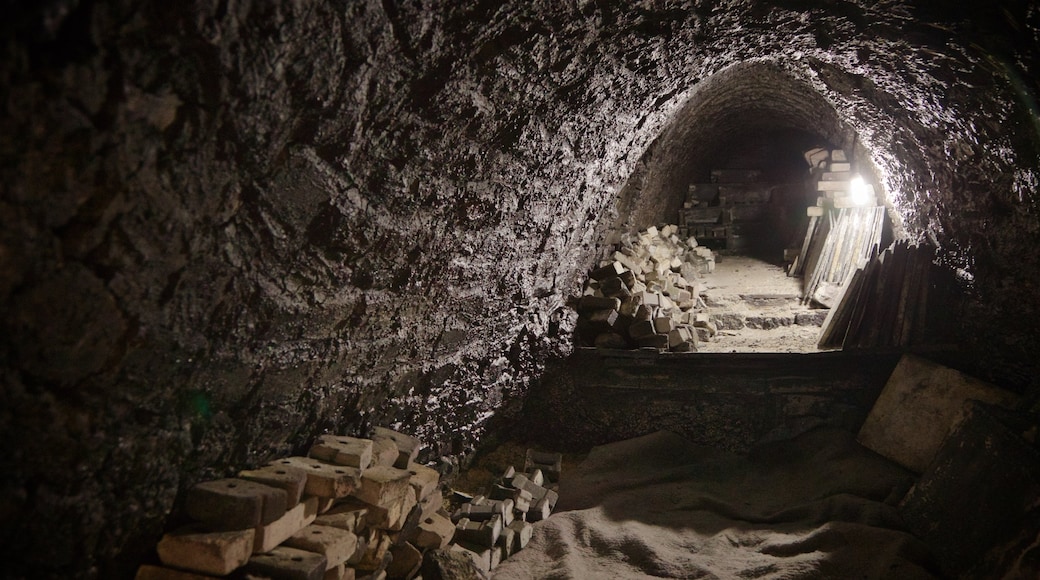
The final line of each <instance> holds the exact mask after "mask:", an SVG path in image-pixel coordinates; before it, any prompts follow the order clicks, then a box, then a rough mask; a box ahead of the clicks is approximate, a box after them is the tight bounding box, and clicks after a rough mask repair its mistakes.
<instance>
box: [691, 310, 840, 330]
mask: <svg viewBox="0 0 1040 580" xmlns="http://www.w3.org/2000/svg"><path fill="white" fill-rule="evenodd" d="M710 316H711V318H710V319H711V321H712V322H713V323H714V324H715V326H716V327H717V328H718V329H719V330H720V331H723V330H740V329H743V328H755V329H763V330H772V329H775V328H782V327H785V326H793V325H797V326H817V327H818V326H823V321H824V319H826V318H827V310H810V309H802V310H785V311H774V312H766V311H760V312H753V313H749V312H739V311H727V310H723V311H717V312H712V313H711V315H710Z"/></svg>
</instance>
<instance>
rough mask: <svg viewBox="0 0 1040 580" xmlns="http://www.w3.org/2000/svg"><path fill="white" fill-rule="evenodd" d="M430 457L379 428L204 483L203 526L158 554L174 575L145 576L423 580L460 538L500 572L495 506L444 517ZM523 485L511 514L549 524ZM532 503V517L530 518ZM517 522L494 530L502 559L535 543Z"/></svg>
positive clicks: (149, 572) (197, 503) (196, 510)
mask: <svg viewBox="0 0 1040 580" xmlns="http://www.w3.org/2000/svg"><path fill="white" fill-rule="evenodd" d="M418 451H419V441H418V439H415V438H414V437H410V436H408V435H404V434H402V433H398V432H396V431H391V430H389V429H384V428H376V429H375V432H374V434H373V436H372V438H371V439H361V438H355V437H347V436H337V435H323V436H321V437H320V438H319V439H318V441H317V442H316V443H315V444H314V445H313V446H312V447H311V449H310V451H309V453H308V456H307V457H288V458H285V459H279V460H276V461H273V462H271V463H270V464H268V465H266V466H264V467H261V468H260V469H255V470H248V471H242V472H240V473H239V474H238V477H235V478H228V479H221V480H217V481H207V482H204V483H200V484H198V485H196V486H195V487H193V488H192V489H191V490H190V491H189V492H188V494H187V497H186V498H185V511H186V513H187V515H188V516H189V517H190V518H191V519H193V520H195V523H193V524H191V525H189V526H187V527H185V528H182V529H179V530H176V531H173V532H171V533H168V534H166V535H165V536H163V538H162V540H160V542H159V544H158V546H157V550H158V554H159V560H160V561H161V562H162V565H151V564H148V565H144V566H141V567H140V568H139V570H138V572H137V576H136V578H137V580H198V579H202V578H213V577H225V576H228V575H234V577H250V578H272V579H277V578H294V579H303V580H353V579H355V578H363V579H367V580H377V579H385V578H404V579H411V578H415V577H417V575H418V574H419V570H420V567H421V565H422V561H423V555H424V552H425V551H427V550H431V549H444V548H449V546H452V540H453V538H454V537H455V536H456V534H458V535H459V536H460V539H461V538H466V539H467V540H477V542H476V545H475V546H473V545H470V544H467V543H464V542H461V541H460V543H459V545H458V546H457V547H453V548H452V549H459V550H465V551H466V553H467V554H469V555H470V556H471V557H473V559H474V561H475V562H477V564H478V566H482V567H484V568H485V569H490V567H489V566H490V564H491V558H492V556H493V555H494V554H486V553H485V552H486V551H487V550H485V549H484V547H483V544H484V543H486V542H484V540H483V539H484V537H485V536H483V535H481V534H482V533H484V532H480V531H477V530H473V528H474V525H473V524H474V522H486V521H491V518H488V519H485V520H481V519H480V518H481V517H483V516H478V515H477V514H478V513H483V511H482V510H483V509H484V508H482V507H479V506H481V505H494V504H492V503H491V501H492V500H486V501H482V502H480V503H477V502H474V507H473V508H470V509H471V511H470V512H467V513H468V514H469V515H468V517H459V518H457V519H458V520H459V521H458V522H457V523H456V522H453V521H452V517H451V516H450V515H449V514H448V512H447V511H445V509H444V498H443V495H442V492H441V486H440V474H439V473H438V472H437V471H436V470H435V469H432V468H430V467H426V466H424V465H421V464H418V463H416V462H415V458H416V454H417V453H418ZM519 477H521V476H517V477H515V478H513V479H512V480H511V482H510V483H511V485H512V486H513V487H512V488H510V487H508V486H504V487H503V489H504V490H509V489H514V491H513V492H511V493H513V495H512V496H510V497H509V498H504V499H511V500H512V504H511V509H510V510H509V511H510V514H509V515H510V516H515V515H517V514H522V515H526V514H532V513H533V514H534V515H535V517H544V516H546V515H548V512H547V511H545V508H544V506H542V504H539V503H538V501H536V500H535V498H536V496H537V497H538V498H542V500H543V502H544V494H542V495H538V494H539V493H540V492H539V489H538V486H537V485H535V484H534V483H533V482H532V483H530V485H528V484H527V483H522V482H521V481H520V480H519V479H518V478H519ZM500 493H502V494H506V495H508V493H510V492H507V491H502V492H500ZM492 497H498V496H492ZM504 499H500V500H497V501H499V502H501V503H504ZM524 500H526V501H527V502H528V503H529V504H530V506H529V507H528V509H527V510H522V509H520V508H521V507H523V506H522V505H520V504H521V502H523V501H524ZM551 503H553V504H554V503H555V499H554V500H553V501H552V502H551ZM549 509H551V506H550V508H549ZM531 510H535V511H534V512H532V511H531ZM513 519H517V518H510V522H506V521H505V510H504V509H503V510H502V519H501V520H495V521H496V522H498V523H497V524H496V523H491V524H490V525H491V527H492V528H493V529H492V530H491V532H492V534H491V535H492V536H493V539H494V541H492V542H491V543H490V546H492V547H496V546H499V545H500V544H499V542H500V538H507V540H505V543H504V545H502V547H501V548H500V549H499V551H497V552H494V553H495V554H498V555H499V556H500V557H501V556H506V555H508V554H511V553H513V552H514V551H515V550H518V549H520V548H521V547H523V546H524V545H526V543H527V540H528V539H530V535H531V530H530V524H526V523H525V522H524V517H520V518H518V519H517V521H512V520H513ZM517 522H519V523H517ZM496 526H498V528H501V527H503V526H505V527H506V528H507V529H509V530H511V532H509V533H503V530H502V529H497V528H496ZM477 527H478V528H479V526H477ZM456 530H458V532H457V531H456ZM496 534H497V535H496ZM485 559H486V560H487V563H488V565H484V564H483V563H484V561H485ZM496 561H497V560H496Z"/></svg>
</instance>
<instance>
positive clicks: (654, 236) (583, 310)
mask: <svg viewBox="0 0 1040 580" xmlns="http://www.w3.org/2000/svg"><path fill="white" fill-rule="evenodd" d="M677 232H678V226H675V225H666V226H662V227H661V228H660V229H658V228H656V227H653V226H651V227H650V228H647V229H646V230H645V231H642V232H640V233H639V234H637V235H634V236H633V235H626V236H625V237H624V238H623V239H622V240H621V242H620V243H619V244H618V247H617V249H616V251H615V252H614V254H613V256H612V257H611V259H608V260H604V261H603V262H601V263H600V265H599V268H597V269H595V270H593V271H592V272H591V273H590V274H589V279H588V280H587V281H586V284H585V290H584V293H583V295H582V296H581V297H580V298H579V299H577V301H576V302H575V304H574V307H575V309H576V310H577V311H578V327H577V331H578V337H579V341H580V342H581V344H582V345H583V346H595V347H597V348H617V349H627V348H656V349H658V350H662V351H666V350H670V351H673V352H690V351H695V350H697V341H698V340H701V341H705V342H706V341H708V340H711V338H712V337H713V336H714V335H715V332H716V328H715V326H714V324H713V323H712V322H711V321H710V319H709V316H708V313H707V311H706V308H705V306H704V302H703V301H702V300H701V299H700V293H701V290H702V288H701V285H700V283H699V281H698V277H699V276H702V275H704V274H707V273H709V272H712V271H714V269H715V254H714V253H713V252H712V251H711V250H710V249H708V248H705V247H703V246H699V245H698V244H697V240H696V239H694V238H692V237H691V238H686V239H682V238H680V237H679V236H678V235H677Z"/></svg>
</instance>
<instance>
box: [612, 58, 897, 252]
mask: <svg viewBox="0 0 1040 580" xmlns="http://www.w3.org/2000/svg"><path fill="white" fill-rule="evenodd" d="M858 145H859V143H858V138H857V135H856V132H855V131H854V130H853V129H852V128H850V127H848V126H847V125H846V124H844V123H842V122H841V120H840V119H839V118H838V115H837V113H836V111H835V110H834V107H833V105H832V104H831V103H829V102H828V101H827V100H826V99H825V98H824V96H823V95H822V94H821V93H820V92H819V91H818V90H817V89H816V88H814V87H813V86H811V85H810V84H809V83H807V82H806V81H804V80H800V79H798V78H797V77H796V76H795V75H794V73H793V72H792V71H790V70H788V69H786V68H785V67H783V66H781V65H780V64H778V63H776V62H770V61H752V62H745V63H740V64H736V65H733V66H731V67H729V68H727V69H724V70H722V71H720V72H718V73H716V74H714V75H712V76H711V77H709V78H707V79H704V80H703V81H701V82H700V83H699V84H698V85H697V86H696V87H694V88H693V90H691V91H690V95H689V97H688V100H687V101H686V102H685V103H684V104H683V105H682V106H681V107H680V108H679V109H678V110H677V111H676V112H675V114H674V116H673V117H672V119H671V121H670V123H669V124H668V125H667V126H666V127H665V128H664V129H663V130H662V131H661V133H660V135H659V136H658V137H657V139H656V140H655V141H654V142H653V144H652V145H651V146H650V147H649V148H648V150H647V151H646V152H645V153H644V154H643V156H642V158H641V159H640V161H639V164H638V166H637V168H636V171H634V172H633V175H632V176H631V177H630V178H629V180H628V181H627V182H626V183H625V185H624V187H623V188H622V190H621V193H620V195H619V201H618V221H617V222H616V223H615V227H614V229H613V230H612V231H611V233H610V236H609V237H608V239H607V241H606V242H607V243H608V244H610V243H616V242H617V240H618V236H620V235H621V234H622V233H623V232H626V231H627V232H631V231H635V230H640V229H644V228H646V227H648V226H650V225H659V224H662V223H675V221H676V215H677V213H678V210H679V208H680V207H681V205H682V203H683V201H684V199H685V194H686V190H687V187H688V186H689V185H690V184H696V183H708V182H709V180H710V172H711V170H713V169H755V170H761V171H762V176H761V179H760V181H761V182H763V183H773V184H778V185H781V187H778V188H776V190H775V193H776V195H774V196H773V205H774V208H775V211H774V212H773V215H772V216H771V219H770V220H769V221H768V222H767V223H766V229H765V230H764V231H761V232H758V234H757V235H756V236H755V237H754V238H753V239H752V240H751V241H750V247H749V248H748V249H747V252H748V253H750V254H753V255H755V256H757V257H760V258H762V259H764V260H766V261H770V262H778V261H780V259H781V257H782V253H783V248H785V247H789V246H790V245H791V244H793V243H794V242H796V241H797V240H796V236H797V235H798V231H799V227H801V226H804V221H805V220H804V218H803V216H804V210H805V207H806V206H807V205H810V204H814V203H815V195H814V194H813V192H812V191H806V192H805V195H802V192H803V190H804V189H805V188H804V187H802V184H803V182H804V180H805V178H806V177H807V176H808V169H809V167H808V165H807V164H806V162H805V159H804V157H803V156H802V153H803V152H804V151H806V150H808V149H811V148H813V147H824V148H828V149H831V148H838V149H846V150H847V152H848V154H849V155H850V156H851V157H850V159H851V160H852V162H853V165H854V170H855V171H856V172H857V173H860V174H862V175H863V176H864V177H865V179H867V181H868V182H869V183H874V184H876V183H878V181H877V177H876V174H875V170H874V168H873V166H872V165H871V163H870V161H869V151H866V150H864V149H863V148H862V147H861V146H859V147H858ZM782 185H787V187H783V186H782ZM878 189H879V191H880V187H879V188H878ZM882 198H883V195H882ZM887 225H888V226H889V227H888V228H886V237H885V239H884V240H883V241H884V245H887V244H888V243H889V242H890V241H891V239H892V229H891V223H889V224H887Z"/></svg>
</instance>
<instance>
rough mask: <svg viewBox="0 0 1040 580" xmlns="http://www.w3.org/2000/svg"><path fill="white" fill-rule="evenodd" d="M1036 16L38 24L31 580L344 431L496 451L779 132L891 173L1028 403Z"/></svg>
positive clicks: (22, 150)
mask: <svg viewBox="0 0 1040 580" xmlns="http://www.w3.org/2000/svg"><path fill="white" fill-rule="evenodd" d="M988 8H989V7H988V6H987V7H986V9H987V10H988ZM960 10H967V9H960ZM979 10H982V8H979ZM1006 14H1009V15H1010V16H1009V18H1013V19H1014V22H1015V23H1016V24H1017V25H1018V28H1014V29H1012V28H1011V27H1010V25H1009V24H1008V22H1006V21H1002V20H993V19H991V18H989V17H981V16H980V15H976V14H971V13H968V12H959V11H958V10H947V9H945V8H944V9H943V10H941V11H940V10H934V11H927V10H924V9H914V8H910V7H907V6H906V5H904V4H902V3H899V2H886V3H883V4H881V5H876V6H871V7H869V8H868V7H864V6H861V5H860V4H858V3H851V2H850V3H840V4H835V3H831V2H819V3H816V2H788V3H781V4H780V5H774V6H772V7H766V6H764V5H762V6H759V5H757V4H753V3H750V2H740V1H735V2H729V3H726V4H718V3H714V2H697V3H694V4H692V5H684V6H679V5H675V6H670V5H660V4H656V3H649V2H647V3H636V4H634V5H632V6H628V7H625V8H621V7H617V6H614V5H611V4H601V3H600V4H597V3H592V2H585V3H577V4H565V3H556V2H547V1H545V2H541V1H540V2H525V3H514V4H506V5H502V4H500V3H494V2H492V3H476V4H466V5H455V4H444V5H435V6H434V5H430V6H421V5H419V4H415V3H405V4H401V5H394V4H392V3H385V2H384V3H344V2H337V1H327V2H316V3H288V2H285V3H276V2H259V1H249V0H246V1H242V2H220V1H199V2H194V3H187V4H181V3H169V2H167V3H160V2H146V3H143V4H142V3H136V2H135V3H131V2H121V1H116V2H105V3H99V2H91V1H86V0H84V1H80V0H55V1H52V2H47V3H40V4H36V5H32V6H29V7H24V8H17V9H15V8H11V14H10V15H9V16H10V18H9V19H8V20H7V22H5V24H3V27H4V28H3V30H4V35H3V38H4V46H5V50H4V52H5V56H4V57H3V59H0V87H2V91H0V99H2V102H3V105H4V114H3V115H2V116H0V135H2V137H0V151H2V154H0V156H2V159H3V163H2V165H0V183H2V184H3V185H2V186H0V304H2V306H0V310H2V314H3V319H2V320H3V323H2V326H0V336H2V337H3V338H0V359H2V361H3V365H2V370H0V381H2V385H3V390H2V402H0V436H2V437H3V438H4V440H5V446H4V452H3V455H2V460H0V467H2V468H3V470H4V472H5V473H6V474H7V475H6V477H5V478H4V479H3V482H2V488H0V498H2V499H0V513H2V514H3V515H4V518H5V520H15V521H19V522H22V523H23V525H21V526H14V527H12V526H8V527H7V528H6V529H5V530H4V532H3V534H2V535H0V543H2V544H3V546H4V551H5V553H7V554H13V555H15V556H16V557H15V558H14V559H13V560H14V562H15V564H13V565H12V566H13V567H9V568H8V570H7V572H8V573H9V574H10V575H11V576H12V577H19V576H29V575H31V576H33V577H55V576H62V577H88V578H98V577H104V578H109V577H124V576H126V575H128V573H129V571H131V570H132V569H133V568H134V567H136V565H137V564H138V563H139V562H140V561H141V560H142V559H143V558H144V557H146V555H147V554H148V551H149V550H150V549H151V548H150V546H151V545H154V542H155V540H156V539H157V538H158V537H159V535H160V534H161V532H162V530H163V529H164V527H166V525H167V519H168V518H170V517H171V514H176V513H177V509H178V501H179V499H178V498H182V497H183V493H181V492H182V491H183V490H184V489H186V488H188V487H190V486H191V485H192V484H194V483H195V482H197V481H200V480H201V479H203V478H212V477H220V476H224V475H227V474H229V473H233V472H235V471H237V470H239V469H243V468H249V467H253V466H256V465H260V464H262V463H264V462H265V461H267V460H269V459H271V458H272V457H275V456H279V455H285V454H289V453H292V452H293V451H298V450H300V449H302V448H304V447H305V446H306V445H307V444H309V443H310V441H311V440H312V439H313V438H314V436H315V435H317V434H319V433H321V432H325V431H335V432H341V433H349V432H358V433H361V432H364V431H365V430H366V429H367V427H368V426H369V425H371V424H391V425H394V426H396V427H398V428H400V429H401V430H403V431H407V432H410V433H411V434H413V435H417V436H420V437H421V438H422V439H423V440H424V441H428V442H438V443H437V444H436V445H435V448H434V449H431V450H430V451H427V455H429V456H433V457H436V456H437V455H439V454H441V453H456V452H460V451H463V450H465V449H466V448H468V447H469V446H470V445H472V443H473V441H475V440H476V439H477V438H478V437H479V435H480V434H481V433H482V430H483V429H484V428H485V425H486V422H487V420H488V418H489V417H490V416H491V415H492V414H493V413H495V412H496V410H498V413H499V415H505V416H509V415H510V414H515V413H516V410H517V409H518V407H519V406H518V404H517V402H518V401H519V400H520V398H521V397H522V396H523V394H524V393H525V392H526V389H527V386H528V384H529V383H530V382H531V381H532V380H533V379H534V378H535V377H537V376H538V375H539V373H540V371H541V369H542V368H543V366H544V364H545V362H546V361H547V360H548V359H550V358H551V357H555V356H561V355H563V354H565V353H566V352H567V350H568V349H569V340H570V336H571V330H572V327H573V323H574V321H573V314H571V313H569V312H568V311H567V310H566V309H565V308H564V307H563V301H564V297H565V296H567V295H571V294H576V293H577V292H578V291H579V289H580V282H581V280H582V279H583V277H584V275H585V272H584V267H585V265H586V264H589V263H593V262H594V261H595V260H596V259H597V257H598V248H597V244H599V243H603V242H604V241H607V242H609V241H610V237H611V234H612V233H620V232H622V231H624V230H633V229H636V228H638V227H643V226H646V225H650V224H651V223H653V222H656V221H665V220H659V219H657V217H656V215H655V214H656V212H661V211H665V210H667V209H668V208H669V207H670V206H671V205H675V204H678V203H680V200H681V196H679V195H677V196H676V197H674V198H671V197H669V196H670V195H671V193H670V189H669V188H670V185H669V184H672V183H678V182H680V181H681V180H682V179H683V175H684V174H683V173H681V172H679V173H676V172H675V171H674V170H671V169H668V168H669V167H672V166H673V165H674V164H672V165H670V160H671V161H675V160H676V159H679V158H681V157H682V155H688V156H690V157H691V158H693V159H692V161H690V163H689V165H690V166H691V167H694V168H696V167H697V166H699V164H700V165H703V166H704V167H707V166H708V163H709V160H707V156H708V151H709V148H711V147H719V146H722V145H726V144H725V143H721V141H723V140H724V138H725V136H726V135H736V136H739V135H740V134H741V132H745V133H746V132H747V131H754V130H757V129H758V128H760V127H762V126H766V125H770V124H779V125H784V126H791V125H802V124H804V128H805V129H807V130H809V131H812V132H815V133H817V134H818V135H820V136H821V137H823V138H825V139H829V140H831V141H832V144H833V145H835V146H844V147H845V148H846V149H848V150H850V151H854V152H855V156H856V157H857V158H858V159H860V160H862V161H864V162H866V161H869V162H870V163H871V164H872V165H874V167H875V169H876V171H877V173H878V177H879V180H878V183H881V184H882V185H883V186H884V187H885V188H886V189H887V190H888V191H889V192H890V193H891V195H892V201H893V203H894V205H895V209H898V210H899V212H900V213H901V214H902V216H903V227H904V228H905V230H906V231H907V232H908V233H909V234H911V235H913V236H928V237H932V238H935V239H936V240H937V241H938V242H939V245H940V246H941V247H942V248H943V249H944V251H945V256H946V259H947V261H948V262H950V264H952V265H953V266H956V267H959V268H962V269H963V271H964V272H965V279H967V277H973V282H972V283H971V284H970V290H971V292H972V293H973V294H972V295H973V296H975V297H977V298H978V301H977V302H972V303H970V304H971V305H973V306H971V307H970V308H967V309H966V310H965V313H964V316H963V318H964V320H965V322H966V323H968V324H969V325H971V326H973V327H974V330H975V331H974V332H973V333H971V334H970V336H972V337H978V340H977V342H976V343H975V344H974V345H973V346H974V347H975V352H977V353H979V354H980V356H979V357H978V360H988V361H991V364H990V366H989V367H988V368H990V369H1003V370H1001V371H1000V372H999V373H997V374H1001V373H1002V374H1003V375H1005V378H1006V379H1007V380H1006V381H1004V382H1009V381H1010V382H1013V383H1015V384H1017V385H1026V384H1028V383H1029V382H1030V381H1032V380H1035V379H1032V378H1031V377H1032V376H1035V375H1034V374H1031V373H1030V372H1028V371H1029V370H1030V369H1031V368H1032V367H1031V366H1030V365H1035V361H1033V359H1032V357H1031V353H1035V352H1036V351H1037V347H1038V344H1040V342H1038V338H1037V333H1036V331H1035V329H1036V328H1037V327H1038V325H1037V323H1038V321H1040V313H1038V312H1037V310H1036V308H1037V307H1036V304H1037V301H1036V300H1034V299H1033V298H1035V293H1036V287H1037V285H1036V281H1037V278H1038V272H1040V254H1037V253H1036V252H1035V248H1036V247H1037V242H1038V241H1040V240H1038V237H1040V227H1038V226H1037V220H1036V215H1037V214H1036V210H1037V198H1036V191H1037V183H1038V176H1037V169H1036V167H1037V166H1038V160H1037V153H1036V146H1035V140H1036V133H1035V131H1034V130H1033V124H1032V123H1033V122H1034V119H1033V116H1031V113H1030V110H1031V109H1030V108H1029V103H1030V101H1029V99H1030V98H1031V96H1032V95H1033V94H1034V92H1035V86H1033V85H1032V84H1031V83H1033V82H1035V81H1032V80H1030V79H1035V78H1037V77H1038V76H1040V75H1038V74H1037V72H1038V71H1037V70H1036V63H1035V60H1034V59H1035V54H1036V52H1035V48H1034V47H1035V45H1036V42H1037V30H1038V27H1037V21H1038V18H1040V15H1038V13H1037V9H1036V8H1035V7H1032V6H1025V7H1023V6H1020V5H1019V4H1015V3H1009V10H1008V11H1007V12H1006ZM915 18H927V19H929V21H930V22H931V23H928V22H918V21H916V20H915ZM1010 30H1013V31H1014V32H1011V33H1007V34H1004V33H1005V32H1006V31H1010ZM752 59H753V60H754V61H755V62H754V63H750V64H745V65H741V66H740V67H738V68H734V69H731V70H729V72H725V73H723V72H722V71H726V70H727V67H730V66H731V65H734V64H737V63H741V62H745V61H749V60H752ZM717 74H718V76H716V75H717ZM711 79H714V80H711ZM709 80H711V82H709ZM699 90H703V91H702V92H701V93H699V92H698V91H699ZM698 94H699V95H700V98H699V97H698ZM706 97H710V98H706ZM721 110H728V111H732V113H727V114H719V113H718V111H721ZM684 143H687V144H688V143H696V144H697V148H694V149H692V150H687V151H686V153H682V149H683V144H684ZM731 143H732V142H731ZM683 171H686V170H685V169H684V170H683ZM974 305H982V306H974ZM987 328H991V329H996V328H999V329H1000V332H995V331H994V332H982V331H983V330H985V329H987ZM982 337H986V339H985V340H983V338H982ZM994 372H996V371H994ZM980 374H981V375H983V376H986V374H987V373H985V372H983V373H980ZM990 374H993V373H990ZM45 539H46V540H45Z"/></svg>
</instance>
